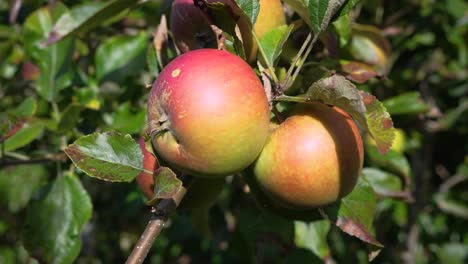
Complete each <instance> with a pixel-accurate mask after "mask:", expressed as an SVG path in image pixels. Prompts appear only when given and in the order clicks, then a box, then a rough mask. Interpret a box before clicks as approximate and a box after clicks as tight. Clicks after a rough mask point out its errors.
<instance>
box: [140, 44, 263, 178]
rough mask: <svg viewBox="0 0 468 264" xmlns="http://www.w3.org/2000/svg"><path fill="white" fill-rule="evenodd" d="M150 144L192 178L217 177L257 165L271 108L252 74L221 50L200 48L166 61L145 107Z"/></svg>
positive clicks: (247, 67) (161, 155)
mask: <svg viewBox="0 0 468 264" xmlns="http://www.w3.org/2000/svg"><path fill="white" fill-rule="evenodd" d="M147 111H148V113H147V116H148V125H149V130H150V133H151V134H152V137H153V139H152V140H153V141H152V142H153V146H154V148H155V151H156V152H157V154H158V157H161V159H162V160H164V161H165V162H167V163H168V164H169V165H170V166H171V167H173V168H176V169H178V170H180V171H182V172H185V173H187V174H190V175H194V176H199V177H206V178H216V177H224V176H227V175H230V174H234V173H237V172H239V171H241V170H243V169H245V168H246V167H247V166H249V165H250V164H251V163H253V162H254V161H255V159H256V158H257V156H258V155H259V154H260V151H261V150H262V148H263V145H264V144H265V141H266V138H267V136H268V126H269V117H270V111H269V104H268V100H267V97H266V94H265V91H264V90H263V87H262V84H261V82H260V80H259V79H258V77H257V75H256V74H255V72H254V71H253V70H252V69H251V68H250V67H249V65H248V64H247V63H246V62H244V61H243V60H242V59H240V58H239V57H237V56H235V55H233V54H231V53H229V52H227V51H222V50H216V49H199V50H194V51H190V52H188V53H185V54H182V55H181V56H179V57H177V58H176V59H174V60H173V61H172V62H171V63H169V64H168V65H167V66H166V67H165V68H164V69H163V71H162V72H161V73H160V75H159V76H158V78H157V80H156V81H155V82H154V84H153V87H152V89H151V93H150V97H149V100H148V108H147Z"/></svg>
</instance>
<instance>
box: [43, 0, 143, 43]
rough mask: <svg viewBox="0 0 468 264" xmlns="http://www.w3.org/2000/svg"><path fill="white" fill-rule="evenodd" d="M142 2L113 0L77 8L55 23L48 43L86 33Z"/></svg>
mask: <svg viewBox="0 0 468 264" xmlns="http://www.w3.org/2000/svg"><path fill="white" fill-rule="evenodd" d="M141 2H144V1H143V0H140V1H135V0H113V1H108V2H106V3H101V2H90V3H86V4H82V5H79V6H76V7H74V8H73V9H72V10H71V11H70V12H69V13H66V14H64V15H62V16H61V17H60V19H59V20H58V21H57V22H56V23H55V25H54V26H53V28H52V30H51V31H50V35H49V37H48V40H47V41H48V43H54V42H57V41H59V40H61V39H63V38H66V37H68V36H72V35H77V34H79V33H83V32H86V31H88V30H90V29H92V28H94V27H97V26H99V25H102V24H103V23H104V22H106V21H108V20H109V19H111V18H113V17H115V16H118V15H119V14H120V13H122V12H123V11H126V10H128V9H129V8H131V7H133V6H135V5H137V4H140V3H141Z"/></svg>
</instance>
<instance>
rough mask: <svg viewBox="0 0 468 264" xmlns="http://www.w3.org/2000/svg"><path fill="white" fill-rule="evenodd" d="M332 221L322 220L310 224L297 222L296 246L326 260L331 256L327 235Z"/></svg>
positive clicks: (295, 227)
mask: <svg viewBox="0 0 468 264" xmlns="http://www.w3.org/2000/svg"><path fill="white" fill-rule="evenodd" d="M330 225H331V224H330V221H329V220H320V221H313V222H310V223H306V222H300V221H295V222H294V229H295V239H294V241H295V244H296V246H298V247H301V248H307V249H310V250H311V251H312V252H314V254H315V255H317V256H319V257H320V258H321V259H323V260H325V259H326V258H327V257H329V256H330V248H329V246H328V242H327V235H328V232H329V231H330Z"/></svg>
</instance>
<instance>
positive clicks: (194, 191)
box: [136, 137, 224, 210]
mask: <svg viewBox="0 0 468 264" xmlns="http://www.w3.org/2000/svg"><path fill="white" fill-rule="evenodd" d="M138 143H139V144H140V148H141V151H142V152H143V168H144V169H145V170H146V171H149V172H153V171H154V169H155V168H158V167H159V163H158V160H157V159H156V157H155V156H154V155H153V154H152V153H151V152H150V151H148V149H147V148H146V143H145V140H144V139H143V137H141V138H140V140H139V141H138ZM146 171H142V172H141V173H140V174H139V175H138V176H137V178H136V180H137V183H138V186H139V188H140V190H141V191H142V192H143V194H144V195H145V196H146V198H148V200H151V199H152V198H153V192H154V191H153V188H154V178H153V174H152V173H148V172H146ZM223 186H224V179H202V178H195V179H194V180H193V182H192V184H191V185H190V187H189V189H188V191H187V193H186V194H185V196H184V198H183V199H182V202H181V203H180V204H179V206H178V209H181V210H187V209H194V208H202V207H209V206H211V205H212V204H213V203H214V201H215V200H216V197H218V195H219V194H220V193H221V191H222V189H223Z"/></svg>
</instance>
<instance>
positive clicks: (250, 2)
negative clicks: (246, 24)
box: [235, 0, 260, 25]
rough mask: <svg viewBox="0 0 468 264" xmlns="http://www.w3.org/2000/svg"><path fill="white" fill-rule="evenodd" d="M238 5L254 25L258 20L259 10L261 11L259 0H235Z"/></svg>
mask: <svg viewBox="0 0 468 264" xmlns="http://www.w3.org/2000/svg"><path fill="white" fill-rule="evenodd" d="M235 1H236V3H237V5H239V7H240V8H241V9H242V11H244V13H245V14H246V15H247V17H248V18H249V21H250V23H251V24H252V25H254V24H255V21H257V16H258V12H259V11H260V3H259V0H235Z"/></svg>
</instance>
